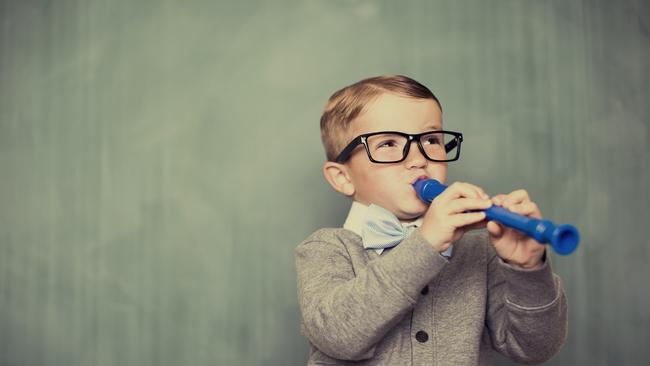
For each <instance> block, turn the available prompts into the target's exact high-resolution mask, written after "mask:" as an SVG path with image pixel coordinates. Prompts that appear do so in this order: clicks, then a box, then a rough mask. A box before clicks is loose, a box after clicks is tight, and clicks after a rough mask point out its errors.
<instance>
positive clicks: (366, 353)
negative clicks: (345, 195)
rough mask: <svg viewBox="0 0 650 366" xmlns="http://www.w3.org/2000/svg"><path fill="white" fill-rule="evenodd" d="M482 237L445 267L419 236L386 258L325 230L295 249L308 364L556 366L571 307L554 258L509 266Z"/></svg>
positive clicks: (467, 242)
mask: <svg viewBox="0 0 650 366" xmlns="http://www.w3.org/2000/svg"><path fill="white" fill-rule="evenodd" d="M487 235H488V234H487V231H486V230H478V231H473V232H468V233H466V234H465V235H464V236H463V238H462V239H461V240H459V241H458V242H456V243H454V254H453V257H452V258H450V259H446V258H444V257H443V256H441V255H440V254H439V253H437V252H436V251H435V250H434V249H433V247H432V246H431V245H430V244H429V243H428V242H427V241H426V239H424V238H423V237H422V235H421V234H420V232H419V230H415V231H414V232H413V233H412V234H411V235H410V236H409V237H408V238H407V239H405V240H404V241H403V242H402V243H400V244H399V245H398V246H396V247H395V248H393V249H392V250H389V251H386V252H384V253H383V254H382V255H379V254H377V253H376V252H375V251H373V250H365V249H364V248H363V245H362V242H361V237H360V236H359V235H357V234H355V233H354V232H352V231H349V230H346V229H341V228H338V229H320V230H318V231H316V232H314V233H313V234H311V235H310V236H309V237H308V238H307V239H306V240H304V241H303V242H302V243H300V244H299V245H298V247H297V248H296V249H295V260H296V269H297V277H298V301H299V303H300V310H301V312H302V324H301V332H302V333H303V334H304V335H305V336H306V337H307V338H308V340H309V343H310V346H311V352H310V356H309V361H308V364H309V365H491V364H492V363H493V361H492V359H493V351H494V350H496V351H498V352H500V353H502V354H504V355H506V356H507V357H509V358H511V359H513V360H515V361H518V362H526V363H538V362H543V361H546V360H548V359H550V358H551V357H552V356H553V355H555V354H556V353H557V352H558V351H559V349H560V348H561V347H562V345H563V344H564V341H565V339H566V335H567V304H566V296H565V294H564V290H563V288H562V284H561V281H560V278H559V277H558V276H557V275H555V274H553V272H552V271H551V266H550V259H549V258H547V259H546V261H545V264H544V267H542V268H541V269H538V270H532V271H529V270H523V269H517V268H515V267H511V266H509V265H508V264H506V263H504V262H503V261H502V260H501V259H500V258H499V257H498V256H496V253H495V251H494V249H493V248H492V245H491V244H490V243H489V239H488V236H487Z"/></svg>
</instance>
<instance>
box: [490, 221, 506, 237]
mask: <svg viewBox="0 0 650 366" xmlns="http://www.w3.org/2000/svg"><path fill="white" fill-rule="evenodd" d="M486 228H487V230H488V232H489V233H490V234H491V235H492V236H496V237H499V236H501V234H502V233H503V228H502V227H501V225H499V224H498V223H497V222H496V221H488V223H487V226H486Z"/></svg>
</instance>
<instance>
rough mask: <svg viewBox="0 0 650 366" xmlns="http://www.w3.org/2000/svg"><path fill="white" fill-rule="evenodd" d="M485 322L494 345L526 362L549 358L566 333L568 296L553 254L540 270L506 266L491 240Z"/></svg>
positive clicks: (564, 338) (508, 354)
mask: <svg viewBox="0 0 650 366" xmlns="http://www.w3.org/2000/svg"><path fill="white" fill-rule="evenodd" d="M487 247H488V258H487V259H488V274H487V275H488V300H487V318H486V323H487V324H486V325H487V328H488V332H489V334H490V337H491V340H492V346H493V347H494V349H496V350H497V351H498V352H500V353H501V354H503V355H505V356H507V357H509V358H511V359H512V360H514V361H517V362H522V363H541V362H544V361H547V360H549V359H550V358H551V357H553V356H554V355H555V354H556V353H557V352H558V351H559V350H560V348H562V345H563V344H564V342H565V341H566V337H567V329H568V324H567V300H566V295H565V293H564V289H563V287H562V282H561V280H560V277H559V276H557V275H555V274H554V273H553V272H552V271H551V264H550V258H549V257H548V256H546V258H545V262H544V266H543V267H542V268H540V269H537V270H525V269H519V268H515V267H513V266H510V265H508V264H506V263H505V262H504V261H503V260H502V259H501V258H500V257H499V256H497V254H496V252H495V251H494V248H493V247H492V245H490V244H489V243H488V245H487Z"/></svg>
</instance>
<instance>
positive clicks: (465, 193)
mask: <svg viewBox="0 0 650 366" xmlns="http://www.w3.org/2000/svg"><path fill="white" fill-rule="evenodd" d="M445 193H447V195H445ZM483 194H485V192H483V190H482V189H481V188H480V187H477V186H475V185H473V184H470V183H464V182H455V183H453V184H452V185H450V186H449V187H448V188H447V189H445V191H444V192H442V194H440V195H441V196H442V195H445V196H446V198H447V199H450V200H451V199H454V198H460V197H467V198H481V197H482V196H483Z"/></svg>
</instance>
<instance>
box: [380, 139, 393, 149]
mask: <svg viewBox="0 0 650 366" xmlns="http://www.w3.org/2000/svg"><path fill="white" fill-rule="evenodd" d="M395 146H397V142H396V141H395V140H385V141H381V142H380V143H378V144H377V147H376V148H377V149H379V148H382V147H384V148H385V147H395Z"/></svg>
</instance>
